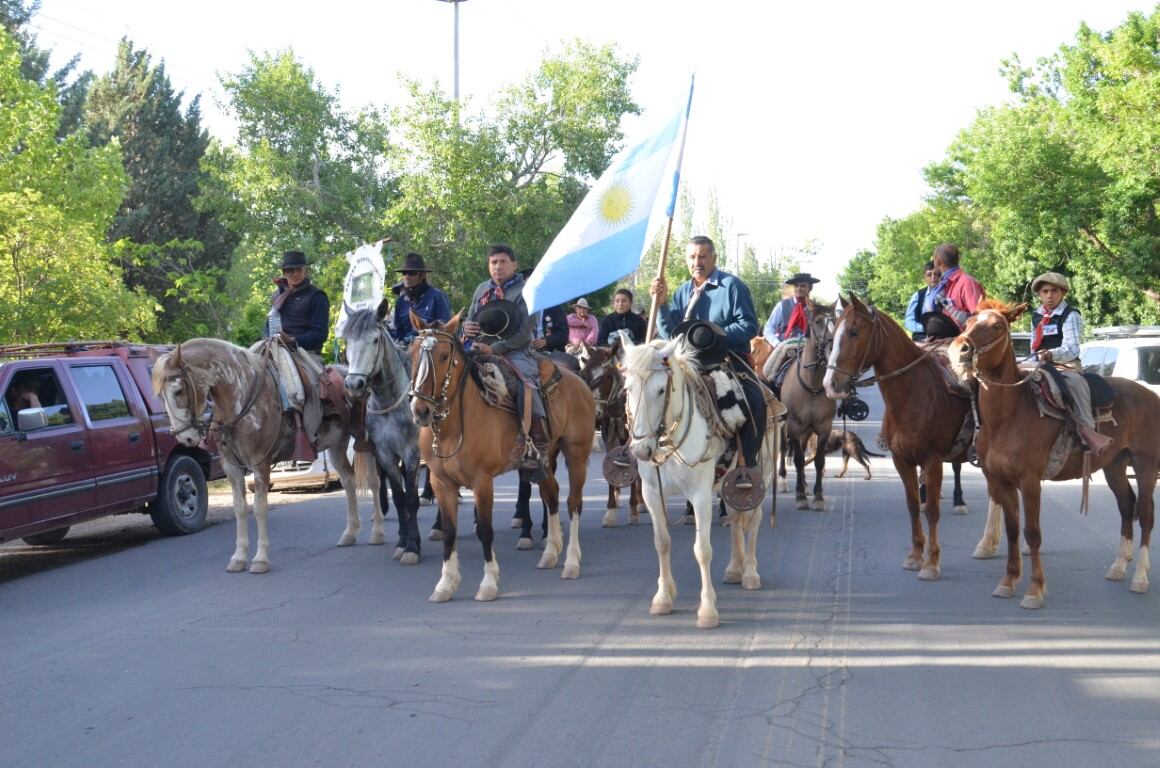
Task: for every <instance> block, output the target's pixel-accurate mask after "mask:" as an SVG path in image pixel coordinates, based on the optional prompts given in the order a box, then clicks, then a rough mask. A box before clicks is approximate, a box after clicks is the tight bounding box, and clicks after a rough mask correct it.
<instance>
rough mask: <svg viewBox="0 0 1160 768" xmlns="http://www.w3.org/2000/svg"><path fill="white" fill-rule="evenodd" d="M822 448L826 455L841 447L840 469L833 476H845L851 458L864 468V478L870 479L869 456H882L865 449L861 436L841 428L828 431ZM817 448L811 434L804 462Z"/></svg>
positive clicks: (810, 459) (807, 460) (811, 459)
mask: <svg viewBox="0 0 1160 768" xmlns="http://www.w3.org/2000/svg"><path fill="white" fill-rule="evenodd" d="M823 448H824V449H825V450H824V451H822V453H824V454H827V455H828V454H831V453H834V452H835V451H837V450H838V449H839V448H841V449H842V471H841V472H839V473H838V474H837V475H836V476H835V477H843V476H845V474H846V469H847V468H848V467H849V465H850V459H853V460H854V461H856V462H858V463H859V464H861V465H862V467H863V468H864V469H865V470H866V479H867V480H869V479H870V458H869V457H871V456H877V457H878V458H882V457H883V456H884V454H881V453H871V452H870V451H868V450H866V446H865V445H864V444H863V443H862V438H860V437H858V436H857V435H856V434H854V433H853V432H846V431H843V430H841V429H835V430H832V431H831V432H830V436H829V437H827V438H826V444H825V445H824V446H823ZM817 450H818V446H817V437H816V436H811V437H810V442H809V447H808V448H807V449H806V454H807V456H806V463H807V464H809V463H810V462H811V461H813V460H814V456H816V455H817Z"/></svg>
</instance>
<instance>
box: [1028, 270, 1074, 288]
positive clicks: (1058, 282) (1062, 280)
mask: <svg viewBox="0 0 1160 768" xmlns="http://www.w3.org/2000/svg"><path fill="white" fill-rule="evenodd" d="M1044 284H1047V285H1054V286H1055V287H1056V288H1059V289H1060V290H1061V291H1070V290H1071V283H1069V282H1068V281H1067V278H1066V277H1064V276H1063V275H1061V274H1059V273H1058V272H1044V273H1043V274H1042V275H1040V276H1039V277H1037V278H1035V279H1034V280H1032V281H1031V292H1032V293H1039V288H1040V287H1041V286H1043V285H1044Z"/></svg>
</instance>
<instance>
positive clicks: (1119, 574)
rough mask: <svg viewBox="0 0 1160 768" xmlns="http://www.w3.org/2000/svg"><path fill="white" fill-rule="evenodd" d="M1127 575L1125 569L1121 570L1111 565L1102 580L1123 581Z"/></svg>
mask: <svg viewBox="0 0 1160 768" xmlns="http://www.w3.org/2000/svg"><path fill="white" fill-rule="evenodd" d="M1127 575H1128V572H1127V570H1126V569H1124V568H1121V567H1120V566H1118V565H1113V566H1112V567H1111V568H1109V569H1108V572H1107V573H1105V574H1104V578H1105V579H1107V580H1108V581H1123V580H1124V577H1125V576H1127Z"/></svg>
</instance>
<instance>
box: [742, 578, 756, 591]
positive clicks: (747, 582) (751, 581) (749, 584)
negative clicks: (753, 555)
mask: <svg viewBox="0 0 1160 768" xmlns="http://www.w3.org/2000/svg"><path fill="white" fill-rule="evenodd" d="M741 588H742V589H761V577H760V576H749V577H747V578H742V579H741Z"/></svg>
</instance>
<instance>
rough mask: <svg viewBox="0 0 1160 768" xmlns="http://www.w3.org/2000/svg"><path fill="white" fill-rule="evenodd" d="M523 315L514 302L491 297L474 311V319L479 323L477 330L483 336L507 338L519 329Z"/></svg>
mask: <svg viewBox="0 0 1160 768" xmlns="http://www.w3.org/2000/svg"><path fill="white" fill-rule="evenodd" d="M524 316H525V315H524V313H523V312H521V311H520V308H519V306H518V305H516V303H515V302H512V301H508V300H507V299H493V300H491V301H489V302H488V303H486V304H484V305H483V307H482V308H481V309H480V310H479V312H478V313H476V315H475V321H476V322H477V323H479V332H480V333H482V334H484V335H485V336H494V337H496V338H499V339H509V338H511V337H512V336H514V335H515V334H516V333H517V332H518V331H519V330H520V325H521V324H522V323H523V321H524Z"/></svg>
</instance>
